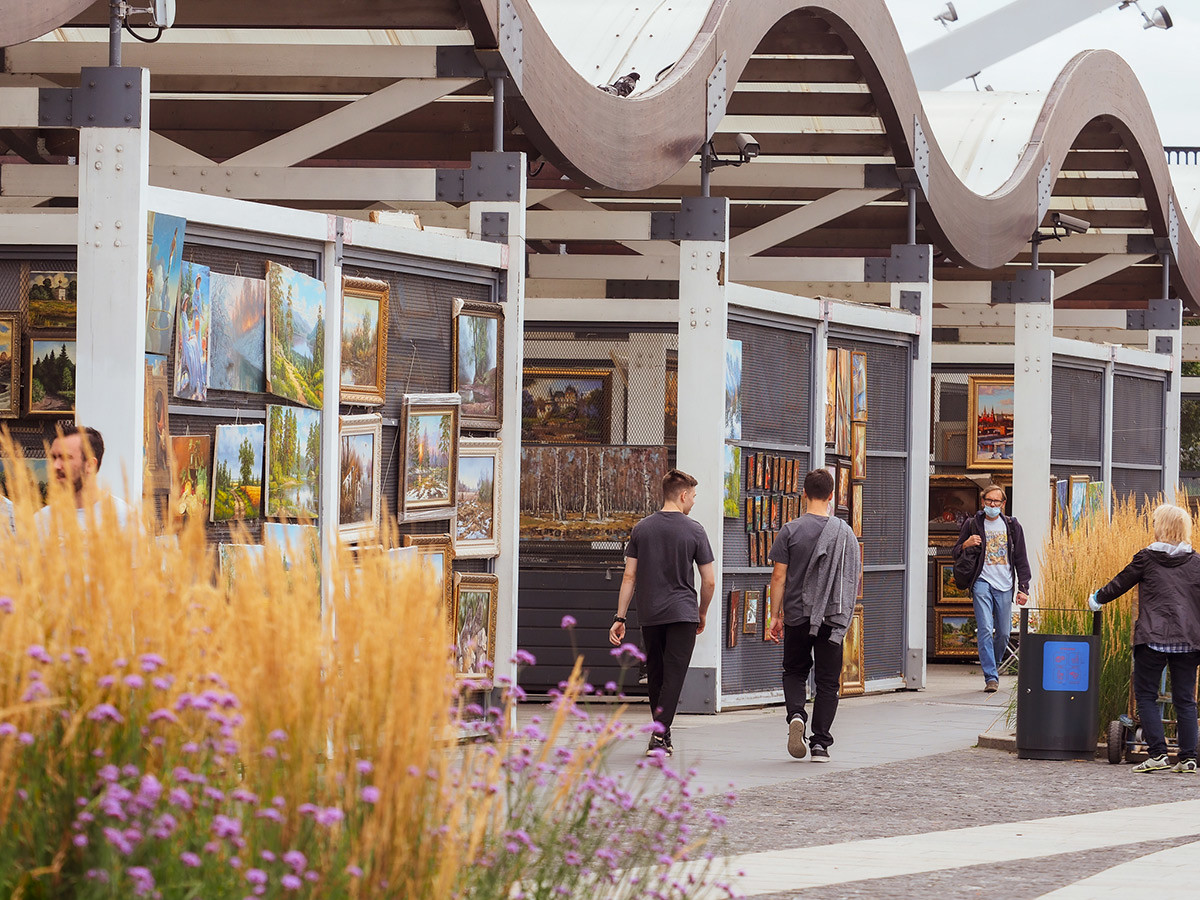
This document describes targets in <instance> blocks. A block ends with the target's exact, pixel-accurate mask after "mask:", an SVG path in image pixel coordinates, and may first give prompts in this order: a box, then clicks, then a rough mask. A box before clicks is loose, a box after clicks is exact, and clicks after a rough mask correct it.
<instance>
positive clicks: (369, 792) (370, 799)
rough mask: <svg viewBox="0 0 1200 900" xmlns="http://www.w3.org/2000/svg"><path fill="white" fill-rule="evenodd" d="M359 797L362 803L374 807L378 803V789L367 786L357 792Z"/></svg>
mask: <svg viewBox="0 0 1200 900" xmlns="http://www.w3.org/2000/svg"><path fill="white" fill-rule="evenodd" d="M359 797H361V798H362V802H363V803H370V804H372V805H374V804H376V803H378V802H379V788H377V787H375V786H374V785H371V784H368V785H367V786H366V787H365V788H363V789H362V790H361V791H360V792H359Z"/></svg>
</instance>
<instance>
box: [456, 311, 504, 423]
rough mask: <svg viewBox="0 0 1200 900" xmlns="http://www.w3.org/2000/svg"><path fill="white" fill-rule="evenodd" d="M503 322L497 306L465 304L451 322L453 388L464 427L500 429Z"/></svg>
mask: <svg viewBox="0 0 1200 900" xmlns="http://www.w3.org/2000/svg"><path fill="white" fill-rule="evenodd" d="M503 327H504V326H503V319H502V318H501V311H500V306H499V304H497V303H464V304H463V308H462V310H461V311H460V312H459V314H458V316H457V318H456V319H455V322H454V360H455V364H454V389H455V390H456V391H458V393H459V394H460V395H461V396H462V419H463V425H464V427H467V428H499V427H500V399H501V398H500V388H501V384H502V379H501V377H500V371H501V369H500V353H501V335H502V334H503Z"/></svg>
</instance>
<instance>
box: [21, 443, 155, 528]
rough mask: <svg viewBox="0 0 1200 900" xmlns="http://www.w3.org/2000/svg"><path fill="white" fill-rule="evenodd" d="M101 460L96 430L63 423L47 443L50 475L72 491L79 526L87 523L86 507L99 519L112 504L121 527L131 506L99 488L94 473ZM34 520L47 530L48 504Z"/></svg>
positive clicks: (100, 448)
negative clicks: (51, 442)
mask: <svg viewBox="0 0 1200 900" xmlns="http://www.w3.org/2000/svg"><path fill="white" fill-rule="evenodd" d="M103 460H104V438H103V437H101V435H100V432H99V431H97V430H96V429H95V428H88V427H83V428H81V427H79V426H78V425H63V426H62V427H61V428H60V429H59V431H58V436H57V437H55V438H54V443H53V444H51V445H50V477H51V478H52V479H53V480H54V482H55V483H56V484H58V485H62V486H64V487H66V488H67V489H68V490H69V491H70V492H71V494H72V498H73V500H74V504H75V512H76V515H78V517H79V522H80V524H81V525H82V524H86V522H87V513H88V511H89V510H92V511H93V512H92V515H94V516H95V517H96V520H97V521H99V520H100V516H101V511H102V510H103V508H104V507H105V506H106V505H108V504H111V505H112V509H113V513H114V514H115V516H116V521H117V524H118V525H120V526H122V527H124V525H125V523H126V521H127V520H128V519H129V517H130V515H131V514H132V512H133V509H132V507H130V506H129V504H127V503H126V502H125V501H123V500H121V499H120V498H119V497H115V496H113V495H112V494H109V493H108V492H107V491H105V490H103V489H102V488H101V487H100V485H99V483H98V482H97V480H96V475H97V473H98V472H99V471H100V463H101V462H102V461H103ZM34 519H35V521H36V522H37V523H38V527H39V528H41V529H48V527H49V524H50V507H49V506H45V507H43V508H42V509H40V510H38V512H37V514H36V516H35V517H34Z"/></svg>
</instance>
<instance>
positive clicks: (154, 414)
mask: <svg viewBox="0 0 1200 900" xmlns="http://www.w3.org/2000/svg"><path fill="white" fill-rule="evenodd" d="M145 366H146V393H145V398H144V404H145V405H144V408H143V416H142V441H143V443H142V447H143V451H142V452H143V458H144V460H145V468H146V479H145V485H144V488H145V489H147V490H150V491H166V490H170V488H171V459H170V453H171V450H170V447H171V429H170V416H169V414H168V411H167V405H168V404H167V393H168V392H169V390H170V387H169V384H168V382H169V381H170V379H169V378H168V376H167V358H166V357H165V356H159V355H158V354H155V353H147V354H146V359H145Z"/></svg>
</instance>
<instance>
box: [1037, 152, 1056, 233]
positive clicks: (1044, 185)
mask: <svg viewBox="0 0 1200 900" xmlns="http://www.w3.org/2000/svg"><path fill="white" fill-rule="evenodd" d="M1053 191H1054V173H1053V172H1052V170H1051V169H1050V163H1046V164H1045V165H1044V166H1042V171H1040V172H1038V197H1037V221H1036V222H1034V223H1033V227H1034V229H1038V228H1041V227H1042V219H1044V218H1046V213H1048V212H1049V211H1050V196H1051V194H1052V193H1053Z"/></svg>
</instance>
